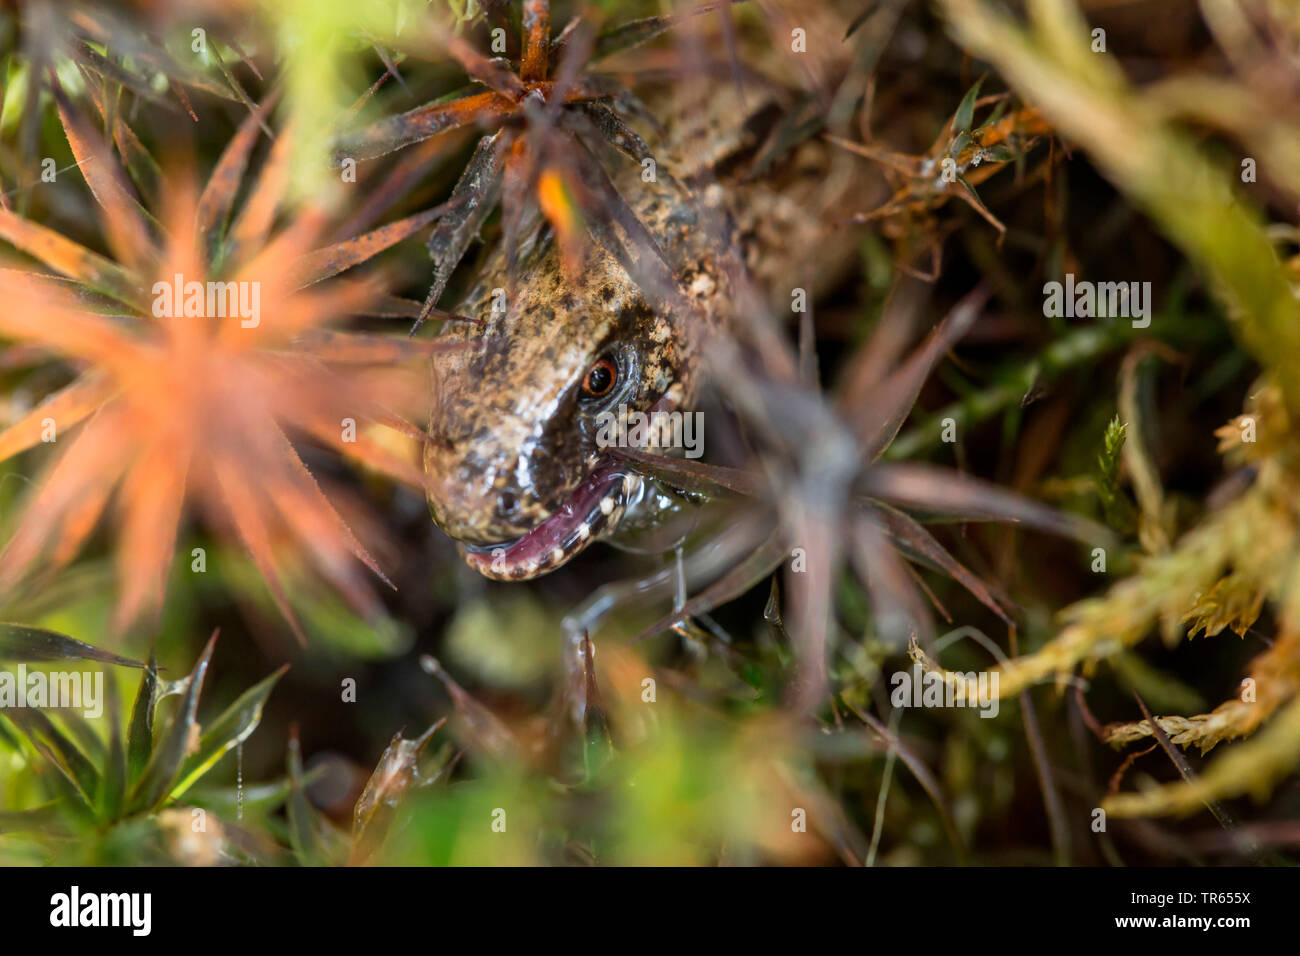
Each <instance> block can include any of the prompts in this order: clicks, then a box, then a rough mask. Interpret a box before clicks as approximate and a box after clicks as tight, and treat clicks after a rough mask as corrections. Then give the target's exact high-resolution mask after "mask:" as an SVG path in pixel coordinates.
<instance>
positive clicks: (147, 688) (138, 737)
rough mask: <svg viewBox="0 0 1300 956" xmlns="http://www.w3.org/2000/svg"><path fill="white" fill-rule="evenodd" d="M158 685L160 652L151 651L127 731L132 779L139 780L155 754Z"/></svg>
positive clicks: (128, 758)
mask: <svg viewBox="0 0 1300 956" xmlns="http://www.w3.org/2000/svg"><path fill="white" fill-rule="evenodd" d="M157 687H158V653H157V651H156V650H154V649H152V648H151V649H150V651H149V666H148V667H146V668H145V671H144V677H143V678H142V679H141V681H140V689H139V690H138V691H136V695H135V705H134V706H133V707H132V709H131V728H130V730H129V731H128V733H127V744H126V754H127V758H126V765H127V769H128V771H129V774H130V779H131V780H139V779H140V774H142V773H143V772H144V768H145V765H146V764H148V763H149V757H150V756H152V754H153V705H154V693H155V691H156V690H157Z"/></svg>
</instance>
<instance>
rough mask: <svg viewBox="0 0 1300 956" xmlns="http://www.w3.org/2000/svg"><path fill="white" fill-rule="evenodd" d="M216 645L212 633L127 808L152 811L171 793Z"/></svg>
mask: <svg viewBox="0 0 1300 956" xmlns="http://www.w3.org/2000/svg"><path fill="white" fill-rule="evenodd" d="M216 646H217V635H216V633H215V632H214V633H213V635H212V637H211V638H210V639H209V640H208V644H207V646H206V647H205V648H203V653H202V654H201V655H199V660H198V663H197V664H195V665H194V670H193V671H192V672H191V673H190V676H189V678H188V679H187V680H186V682H185V693H184V694H183V695H182V697H181V704H180V708H179V709H178V710H177V712H176V715H175V717H174V718H173V719H172V723H171V726H170V727H168V728H167V731H166V733H165V734H164V736H163V740H162V742H161V744H160V746H159V747H158V749H157V750H155V751H154V752H153V756H152V757H150V758H149V763H148V765H147V766H146V767H145V768H144V774H143V776H141V777H140V780H139V782H138V783H137V784H136V786H135V790H134V791H132V793H131V802H130V809H131V811H132V812H134V811H137V810H152V809H154V808H156V807H158V806H160V805H161V804H162V803H163V802H165V801H166V799H167V796H168V794H170V793H171V789H172V786H173V785H174V784H175V782H176V777H177V775H178V774H179V773H180V769H181V763H182V761H184V760H185V751H186V749H187V747H188V745H189V741H190V734H191V732H192V729H191V728H193V727H194V726H195V715H196V713H197V711H198V708H199V694H200V693H202V691H203V678H204V677H205V676H206V675H207V672H208V663H209V662H210V661H211V660H212V652H213V650H214V649H215V648H216Z"/></svg>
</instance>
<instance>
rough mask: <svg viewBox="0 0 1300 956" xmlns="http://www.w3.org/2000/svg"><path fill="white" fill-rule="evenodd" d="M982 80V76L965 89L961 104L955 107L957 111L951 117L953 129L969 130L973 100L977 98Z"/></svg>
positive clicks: (973, 115)
mask: <svg viewBox="0 0 1300 956" xmlns="http://www.w3.org/2000/svg"><path fill="white" fill-rule="evenodd" d="M983 82H984V77H982V76H981V77H980V78H979V79H978V80H976V81H975V85H974V86H972V87H971V88H970V89H969V90H967V91H966V95H965V96H963V97H962V98H961V105H960V106H958V107H957V112H956V113H954V114H953V117H952V128H953V130H954V131H961V132H966V131H969V130H970V124H971V122H972V121H973V120H974V119H975V101H976V100H977V99H979V95H980V86H981V85H982V84H983Z"/></svg>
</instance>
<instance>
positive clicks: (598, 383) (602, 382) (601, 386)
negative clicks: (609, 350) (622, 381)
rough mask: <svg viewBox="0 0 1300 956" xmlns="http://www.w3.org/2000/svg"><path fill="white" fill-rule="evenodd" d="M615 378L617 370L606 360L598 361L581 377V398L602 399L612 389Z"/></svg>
mask: <svg viewBox="0 0 1300 956" xmlns="http://www.w3.org/2000/svg"><path fill="white" fill-rule="evenodd" d="M617 378H618V368H617V367H616V366H615V365H614V363H613V362H612V361H610V360H609V359H607V358H603V359H598V360H597V361H596V364H594V365H593V366H592V367H591V368H589V369H587V374H586V375H584V376H583V377H582V397H583V398H603V397H604V396H606V395H608V394H609V390H610V389H612V388H613V387H614V381H615V380H616V379H617Z"/></svg>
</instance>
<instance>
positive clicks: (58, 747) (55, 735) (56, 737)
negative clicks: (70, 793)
mask: <svg viewBox="0 0 1300 956" xmlns="http://www.w3.org/2000/svg"><path fill="white" fill-rule="evenodd" d="M6 716H7V717H8V718H9V719H10V720H12V721H13V722H14V724H15V725H16V726H17V727H18V729H19V730H21V731H22V732H23V733H25V734H26V735H27V737H28V739H29V740H31V742H32V745H33V746H34V747H36V749H37V750H38V751H40V752H41V753H42V755H44V756H46V758H47V759H50V760H52V761H53V762H55V763H56V765H57V766H59V768H60V769H62V770H64V771H65V772H66V774H67V776H68V778H69V779H70V780H71V781H72V783H73V784H74V785H75V786H76V788H77V791H78V792H79V794H80V795H81V797H82V799H83V800H85V801H86V803H87V804H89V803H90V801H91V799H92V798H93V797H94V795H95V793H96V792H97V791H98V789H99V771H97V770H96V769H95V765H94V764H92V763H91V762H90V761H89V760H88V759H87V758H86V755H85V754H83V753H82V752H81V751H80V750H79V749H78V748H77V745H76V744H74V743H73V742H72V740H71V738H69V737H68V736H67V735H66V734H65V733H63V731H61V730H60V729H59V728H58V726H57V725H55V723H54V721H52V720H50V718H49V717H48V716H47V715H46V713H45V712H44V711H43V710H40V709H39V708H35V707H15V708H12V709H10V710H9V711H8V712H7V713H6ZM42 738H43V739H44V740H45V742H46V743H48V744H49V746H50V748H52V749H51V750H48V751H47V750H45V748H43V747H42V746H41V740H42Z"/></svg>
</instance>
